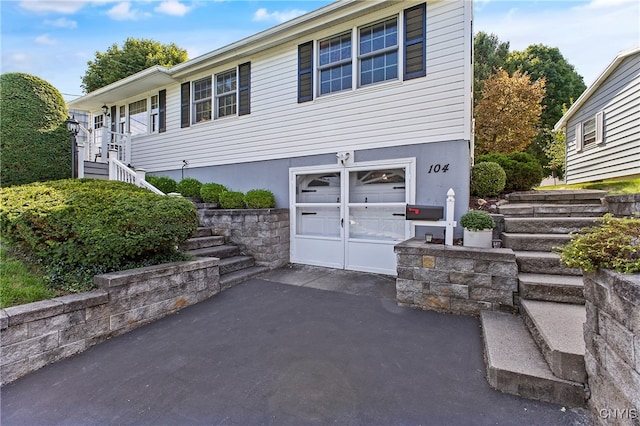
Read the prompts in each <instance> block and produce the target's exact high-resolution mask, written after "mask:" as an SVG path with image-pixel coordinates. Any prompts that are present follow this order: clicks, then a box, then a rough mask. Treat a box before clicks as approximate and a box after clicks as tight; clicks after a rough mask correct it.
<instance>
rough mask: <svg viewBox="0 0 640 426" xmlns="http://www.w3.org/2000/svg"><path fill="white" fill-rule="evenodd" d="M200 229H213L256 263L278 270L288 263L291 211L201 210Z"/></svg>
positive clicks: (199, 214)
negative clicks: (201, 227) (251, 257)
mask: <svg viewBox="0 0 640 426" xmlns="http://www.w3.org/2000/svg"><path fill="white" fill-rule="evenodd" d="M198 217H199V220H200V226H204V227H207V228H211V229H213V233H214V234H215V235H222V236H224V237H226V238H227V240H228V241H229V242H231V243H233V244H235V245H237V246H238V247H239V248H240V250H241V251H242V252H243V253H245V254H247V255H250V256H253V258H254V259H255V260H256V263H258V264H260V265H264V266H267V267H269V268H270V269H275V268H279V267H281V266H284V265H286V264H288V263H289V209H240V210H235V209H210V208H199V209H198Z"/></svg>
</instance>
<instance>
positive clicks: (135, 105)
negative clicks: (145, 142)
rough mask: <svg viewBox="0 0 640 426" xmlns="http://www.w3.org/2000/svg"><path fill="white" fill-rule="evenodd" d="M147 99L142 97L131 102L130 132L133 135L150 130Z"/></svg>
mask: <svg viewBox="0 0 640 426" xmlns="http://www.w3.org/2000/svg"><path fill="white" fill-rule="evenodd" d="M148 120H149V117H148V115H147V100H146V99H141V100H139V101H136V102H132V103H130V104H129V132H130V133H131V135H133V136H134V135H144V134H147V131H148V128H149V126H148V124H149V122H148Z"/></svg>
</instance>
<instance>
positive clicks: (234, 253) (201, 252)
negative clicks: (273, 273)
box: [180, 227, 269, 290]
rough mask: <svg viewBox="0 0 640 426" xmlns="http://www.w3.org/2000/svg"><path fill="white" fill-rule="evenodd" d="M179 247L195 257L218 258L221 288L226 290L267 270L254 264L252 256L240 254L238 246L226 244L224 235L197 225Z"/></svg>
mask: <svg viewBox="0 0 640 426" xmlns="http://www.w3.org/2000/svg"><path fill="white" fill-rule="evenodd" d="M180 248H181V249H182V250H184V251H185V252H186V253H188V254H191V255H193V256H196V257H217V258H219V259H220V263H219V269H220V288H221V290H226V289H228V288H230V287H233V286H234V285H236V284H239V283H241V282H243V281H246V280H248V279H250V278H253V277H256V276H258V275H260V274H263V273H264V272H267V271H268V270H269V268H267V267H266V266H260V265H256V263H255V260H254V258H253V257H251V256H245V255H244V254H242V253H241V252H240V249H239V248H238V246H235V245H232V244H227V243H226V242H225V238H224V237H222V236H218V235H214V234H213V232H212V230H211V229H210V228H204V227H199V228H198V229H197V230H196V233H195V235H194V236H193V237H191V238H190V239H188V240H187V241H185V242H184V244H182V245H181V246H180Z"/></svg>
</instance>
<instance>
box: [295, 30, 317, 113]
mask: <svg viewBox="0 0 640 426" xmlns="http://www.w3.org/2000/svg"><path fill="white" fill-rule="evenodd" d="M311 100H313V41H309V42H307V43H304V44H301V45H299V46H298V102H299V103H300V102H308V101H311Z"/></svg>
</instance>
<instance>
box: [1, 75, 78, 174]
mask: <svg viewBox="0 0 640 426" xmlns="http://www.w3.org/2000/svg"><path fill="white" fill-rule="evenodd" d="M0 111H2V113H1V114H0V152H2V162H0V179H1V181H0V185H1V186H5V187H6V186H11V185H22V184H25V183H31V182H38V181H48V180H55V179H63V178H69V177H71V137H70V136H69V132H68V131H67V123H66V120H67V105H66V103H65V101H64V99H63V98H62V95H61V94H60V92H59V91H58V89H56V88H55V87H53V86H52V85H51V84H49V83H47V82H46V81H45V80H43V79H41V78H38V77H36V76H33V75H29V74H23V73H6V74H2V75H0Z"/></svg>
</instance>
